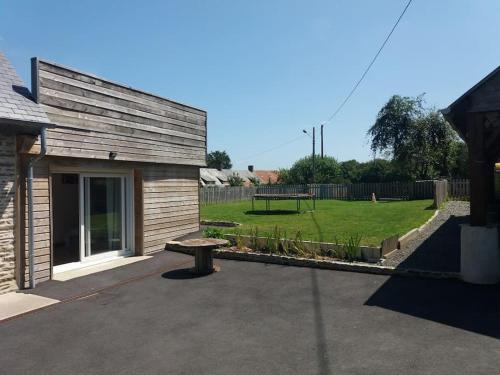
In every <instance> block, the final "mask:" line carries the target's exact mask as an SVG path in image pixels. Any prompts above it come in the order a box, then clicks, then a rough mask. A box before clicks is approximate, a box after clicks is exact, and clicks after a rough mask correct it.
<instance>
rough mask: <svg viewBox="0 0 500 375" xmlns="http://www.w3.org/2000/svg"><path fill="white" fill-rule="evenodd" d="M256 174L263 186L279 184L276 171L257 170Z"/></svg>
mask: <svg viewBox="0 0 500 375" xmlns="http://www.w3.org/2000/svg"><path fill="white" fill-rule="evenodd" d="M254 173H255V174H256V175H257V177H259V180H260V183H261V184H277V183H278V173H277V172H276V171H265V170H257V171H254Z"/></svg>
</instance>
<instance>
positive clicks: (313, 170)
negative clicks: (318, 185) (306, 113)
mask: <svg viewBox="0 0 500 375" xmlns="http://www.w3.org/2000/svg"><path fill="white" fill-rule="evenodd" d="M302 132H303V133H304V134H307V135H308V136H309V137H310V136H311V135H310V134H309V133H308V132H307V130H305V129H304V130H302ZM312 143H313V144H312V146H313V147H312V183H313V184H314V174H315V171H316V169H315V165H314V164H315V159H316V127H315V126H313V131H312Z"/></svg>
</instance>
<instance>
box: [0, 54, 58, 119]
mask: <svg viewBox="0 0 500 375" xmlns="http://www.w3.org/2000/svg"><path fill="white" fill-rule="evenodd" d="M2 120H3V121H9V122H24V123H26V122H28V123H38V124H49V123H50V120H49V119H48V118H47V115H46V114H45V112H44V111H43V109H42V108H41V107H40V106H39V105H38V104H37V103H35V101H34V99H33V96H32V95H31V93H30V91H29V90H28V88H26V86H25V85H24V83H23V81H22V80H21V78H20V77H19V76H18V75H17V73H16V71H15V70H14V68H13V67H12V65H11V64H10V62H9V60H7V58H6V57H5V55H4V54H3V53H1V52H0V121H2ZM3 121H2V122H3Z"/></svg>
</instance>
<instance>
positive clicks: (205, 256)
mask: <svg viewBox="0 0 500 375" xmlns="http://www.w3.org/2000/svg"><path fill="white" fill-rule="evenodd" d="M228 243H229V241H228V240H222V239H218V238H196V239H191V240H184V241H180V242H177V243H176V245H177V246H181V247H185V248H188V249H192V250H194V268H193V269H192V272H193V273H194V274H196V275H208V274H210V273H212V272H214V271H215V269H214V265H213V259H214V256H213V250H214V249H217V248H219V247H222V246H226V245H227V244H228Z"/></svg>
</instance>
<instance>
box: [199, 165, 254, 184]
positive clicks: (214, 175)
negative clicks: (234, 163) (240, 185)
mask: <svg viewBox="0 0 500 375" xmlns="http://www.w3.org/2000/svg"><path fill="white" fill-rule="evenodd" d="M233 174H237V175H238V176H240V177H241V178H242V179H243V181H244V183H245V185H247V186H248V185H250V184H251V183H250V180H249V179H250V178H258V177H257V175H256V174H255V173H253V172H249V171H248V170H246V169H245V170H235V169H221V170H218V169H215V168H201V169H200V178H201V180H203V181H204V182H213V183H214V185H227V184H228V179H229V177H230V176H232V175H233Z"/></svg>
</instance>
